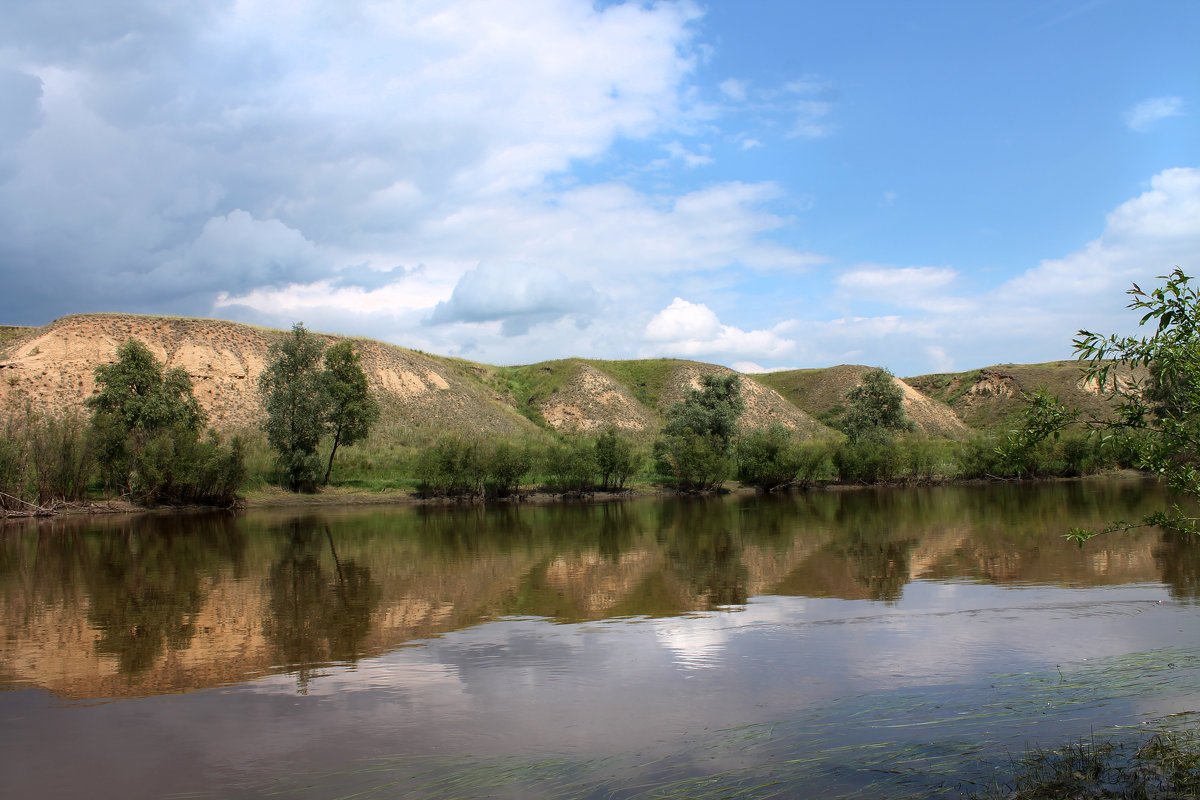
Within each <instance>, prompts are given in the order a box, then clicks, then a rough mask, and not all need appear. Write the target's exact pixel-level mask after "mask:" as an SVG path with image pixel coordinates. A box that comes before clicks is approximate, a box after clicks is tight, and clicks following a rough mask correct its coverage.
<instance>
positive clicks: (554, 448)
mask: <svg viewBox="0 0 1200 800" xmlns="http://www.w3.org/2000/svg"><path fill="white" fill-rule="evenodd" d="M542 470H543V472H544V473H545V477H546V487H547V488H548V489H550V490H552V491H556V492H585V491H589V490H591V489H592V488H594V487H595V485H596V473H597V471H598V465H597V461H596V448H595V445H594V444H593V443H591V442H589V441H588V440H587V439H584V438H582V437H574V438H570V439H567V440H565V441H561V442H555V443H554V444H551V445H550V446H549V447H547V448H546V449H545V451H544V452H543V453H542Z"/></svg>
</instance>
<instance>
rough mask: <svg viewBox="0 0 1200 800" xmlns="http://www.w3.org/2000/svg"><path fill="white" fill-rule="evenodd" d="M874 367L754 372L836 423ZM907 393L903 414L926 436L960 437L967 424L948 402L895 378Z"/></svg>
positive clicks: (802, 405)
mask: <svg viewBox="0 0 1200 800" xmlns="http://www.w3.org/2000/svg"><path fill="white" fill-rule="evenodd" d="M870 369H872V367H866V366H863V365H861V364H842V365H840V366H837V367H826V368H823V369H794V370H786V371H783V372H767V373H763V374H760V375H753V376H752V377H753V378H754V380H755V381H757V382H758V383H760V384H762V385H764V386H767V387H770V388H771V389H774V390H775V391H776V392H777V393H779V394H780V395H782V396H783V398H784V399H786V400H787V401H788V402H790V403H792V404H794V405H796V406H797V407H799V408H802V409H804V410H805V411H806V412H808V413H809V414H811V415H812V416H813V417H815V418H816V419H817V420H819V421H821V422H823V423H824V424H826V425H834V424H836V423H837V420H838V419H839V418H840V417H841V416H842V413H843V412H844V411H845V409H846V404H845V398H846V393H847V392H849V391H850V390H851V389H853V388H854V387H855V386H857V385H858V384H860V383H861V382H862V376H863V374H864V373H866V372H867V371H868V370H870ZM892 380H893V381H894V382H895V384H896V386H897V387H898V388H899V389H900V391H901V392H902V393H903V395H904V413H905V415H907V416H908V418H909V419H910V420H912V422H913V423H914V424H915V425H916V426H917V430H919V431H920V432H921V433H924V434H925V435H926V436H937V437H944V438H957V437H960V436H963V435H964V434H966V433H967V427H966V426H965V425H964V424H963V422H962V420H961V419H959V418H958V416H957V415H956V414H955V412H954V411H953V410H952V409H950V408H949V407H947V405H946V404H945V403H938V402H935V401H933V400H930V399H929V398H928V397H926V396H925V395H923V394H922V393H921V392H920V391H918V390H917V389H916V388H914V387H913V386H912V385H910V384H909V383H908V382H906V381H902V380H900V379H899V378H892Z"/></svg>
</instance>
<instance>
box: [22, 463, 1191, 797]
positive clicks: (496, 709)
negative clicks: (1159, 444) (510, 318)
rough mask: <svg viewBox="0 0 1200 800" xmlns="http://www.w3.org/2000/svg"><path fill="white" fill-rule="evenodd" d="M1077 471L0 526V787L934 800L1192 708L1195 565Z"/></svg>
mask: <svg viewBox="0 0 1200 800" xmlns="http://www.w3.org/2000/svg"><path fill="white" fill-rule="evenodd" d="M1162 502H1163V498H1162V497H1161V496H1160V495H1159V493H1158V492H1157V490H1156V488H1155V487H1154V485H1153V484H1146V483H1143V482H1139V481H1088V482H1082V483H1062V484H1050V485H1043V486H1036V487H1015V486H1003V487H958V488H940V489H921V490H903V491H880V492H866V491H864V492H844V493H815V494H805V495H795V496H791V497H784V498H770V499H754V498H723V499H712V500H693V501H674V500H661V501H660V500H644V501H634V502H625V503H618V504H606V505H596V506H542V507H526V508H502V509H490V510H484V509H477V508H472V509H440V510H428V509H411V508H407V509H388V510H380V509H371V510H367V511H345V512H328V513H326V512H323V513H321V514H319V515H307V516H293V515H287V514H267V513H255V514H245V515H242V516H237V517H233V516H222V515H215V516H214V515H200V516H188V517H178V516H162V517H157V516H155V517H140V518H136V519H103V520H92V521H85V520H69V521H64V522H51V523H29V524H25V525H20V526H8V527H6V528H4V530H3V532H2V533H0V776H2V778H0V787H2V789H3V791H2V792H0V794H3V796H5V797H10V796H11V797H49V798H54V797H63V798H66V797H80V796H87V797H92V798H106V797H113V798H127V797H189V798H194V797H205V798H207V797H213V798H216V797H266V796H283V797H300V798H327V797H348V796H354V797H360V798H390V797H396V798H400V797H431V798H460V797H534V798H541V797H614V798H617V797H619V798H623V797H647V798H649V797H722V796H740V797H794V796H814V797H903V796H921V797H928V796H947V797H953V796H958V793H959V792H960V791H961V790H963V789H970V788H971V787H972V786H973V785H975V783H973V782H976V783H977V782H979V781H983V780H986V779H987V778H988V777H989V775H990V774H991V771H992V770H993V769H994V768H995V766H996V765H997V764H1000V765H1002V764H1003V763H1004V762H1005V761H1007V757H1008V755H1009V754H1010V753H1020V752H1022V751H1023V749H1024V748H1025V747H1026V746H1027V745H1030V744H1057V743H1061V742H1063V741H1066V740H1069V739H1071V738H1077V737H1080V736H1089V735H1092V734H1093V733H1097V734H1108V733H1111V734H1113V735H1117V736H1121V735H1126V734H1127V733H1128V732H1129V731H1143V730H1151V729H1156V728H1157V727H1161V726H1172V725H1187V724H1190V723H1191V721H1192V714H1193V712H1197V711H1200V613H1197V612H1200V608H1198V607H1197V605H1196V601H1197V598H1198V597H1200V545H1197V544H1195V543H1193V542H1192V541H1190V540H1187V539H1180V538H1177V537H1175V536H1172V535H1169V534H1165V533H1163V532H1161V531H1157V530H1147V531H1141V532H1138V533H1134V534H1126V535H1122V536H1113V537H1105V538H1103V539H1099V540H1096V541H1094V542H1092V543H1091V544H1089V545H1088V546H1087V547H1086V548H1084V549H1082V550H1081V549H1079V548H1077V547H1075V546H1074V545H1070V544H1068V543H1066V542H1064V541H1063V540H1062V538H1061V534H1062V532H1064V531H1065V530H1067V529H1068V528H1069V527H1071V526H1074V525H1093V526H1094V525H1102V524H1104V523H1105V522H1108V521H1111V520H1113V519H1121V518H1135V517H1137V516H1138V515H1140V514H1141V513H1143V512H1145V511H1146V510H1149V509H1151V508H1153V507H1155V505H1156V504H1160V503H1162Z"/></svg>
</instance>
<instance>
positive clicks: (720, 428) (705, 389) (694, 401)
mask: <svg viewBox="0 0 1200 800" xmlns="http://www.w3.org/2000/svg"><path fill="white" fill-rule="evenodd" d="M745 408H746V404H745V403H744V402H743V401H742V379H741V378H740V377H738V376H737V375H734V374H730V375H711V374H705V375H701V376H700V388H699V389H688V390H687V393H686V394H685V395H684V398H683V399H682V400H680V401H679V402H678V403H676V404H675V405H673V406H671V408H669V409H668V410H667V425H666V427H665V428H664V429H663V433H664V434H666V435H667V436H677V435H680V434H683V433H686V432H688V431H691V432H692V433H696V434H700V435H702V436H714V437H716V438H717V440H718V441H719V442H720V444H721V445H722V446H723V447H725V448H728V447H729V446H730V445H731V444H732V442H733V436H734V434H735V433H736V432H737V421H738V417H740V416H741V414H742V411H743V410H745Z"/></svg>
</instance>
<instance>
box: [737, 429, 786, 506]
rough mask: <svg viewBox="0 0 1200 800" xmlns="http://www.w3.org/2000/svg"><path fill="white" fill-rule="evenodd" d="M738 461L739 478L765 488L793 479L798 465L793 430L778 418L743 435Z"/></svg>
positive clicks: (781, 484)
mask: <svg viewBox="0 0 1200 800" xmlns="http://www.w3.org/2000/svg"><path fill="white" fill-rule="evenodd" d="M737 461H738V480H740V481H742V482H743V483H746V484H749V485H750V486H753V487H755V488H756V489H759V490H760V491H764V492H769V491H771V490H772V489H778V488H779V487H781V486H787V485H788V484H790V483H792V482H794V481H795V480H796V476H797V475H798V474H799V472H800V468H801V456H800V451H799V449H798V448H797V447H796V444H795V442H794V441H793V438H792V433H791V431H789V430H788V429H787V428H785V427H784V426H783V424H782V423H779V422H772V423H771V424H770V425H769V426H767V427H765V428H757V429H755V430H752V431H750V432H749V433H747V434H745V435H744V436H742V438H741V440H740V441H739V442H738V447H737Z"/></svg>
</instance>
